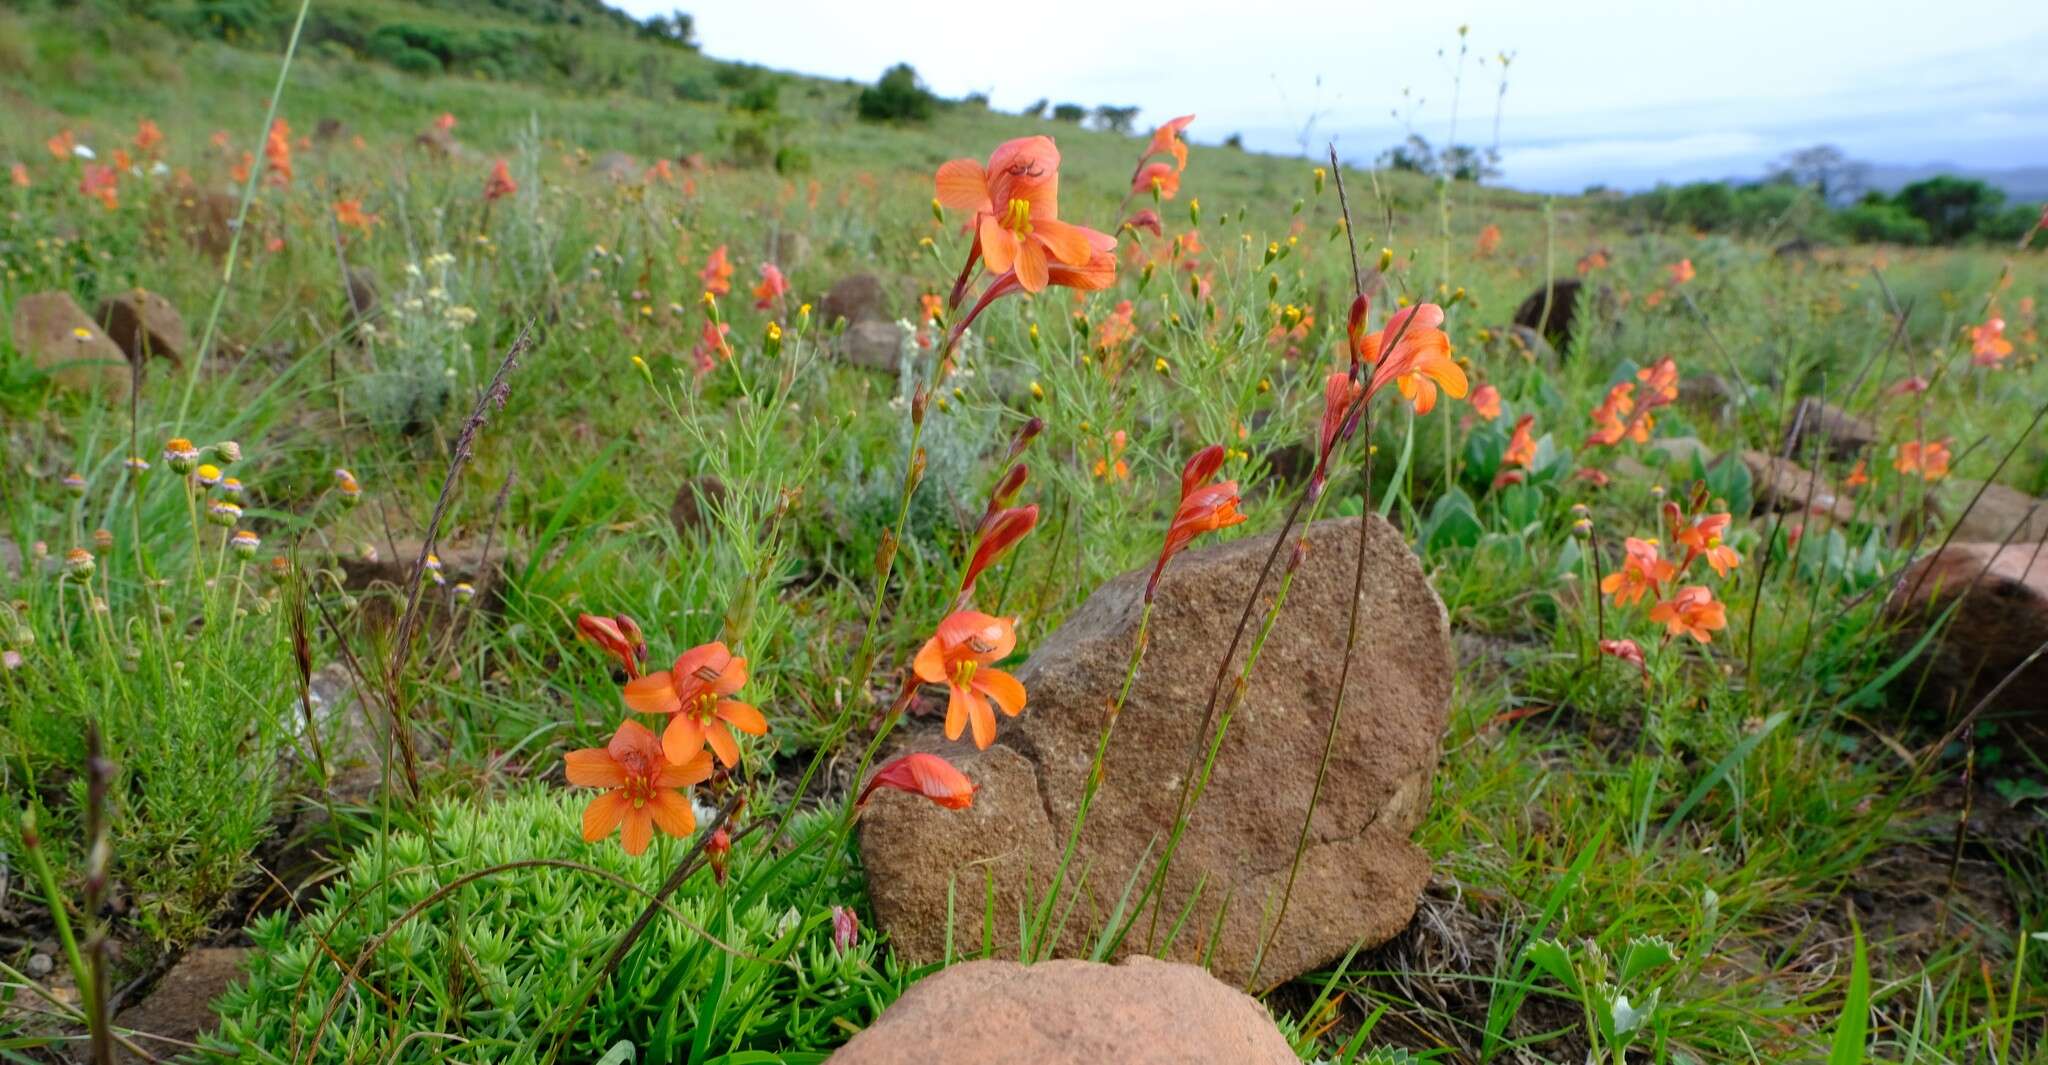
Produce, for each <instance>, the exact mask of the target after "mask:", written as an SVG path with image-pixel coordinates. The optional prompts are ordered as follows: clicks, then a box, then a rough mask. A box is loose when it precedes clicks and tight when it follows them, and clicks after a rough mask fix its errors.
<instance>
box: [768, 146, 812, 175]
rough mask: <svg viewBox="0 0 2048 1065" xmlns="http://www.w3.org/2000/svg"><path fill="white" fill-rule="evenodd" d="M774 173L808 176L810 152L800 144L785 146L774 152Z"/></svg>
mask: <svg viewBox="0 0 2048 1065" xmlns="http://www.w3.org/2000/svg"><path fill="white" fill-rule="evenodd" d="M775 172H776V173H778V174H808V173H810V172H811V150H810V149H809V148H806V147H804V146H802V145H800V144H785V145H783V146H782V147H781V148H778V149H776V151H775Z"/></svg>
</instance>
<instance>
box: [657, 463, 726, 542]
mask: <svg viewBox="0 0 2048 1065" xmlns="http://www.w3.org/2000/svg"><path fill="white" fill-rule="evenodd" d="M725 492H726V488H725V482H724V481H721V480H719V479H718V478H717V477H716V476H715V475H713V474H709V473H707V474H703V475H701V476H697V477H692V478H690V479H689V480H686V481H684V482H683V483H682V486H681V487H679V488H677V489H676V498H675V502H674V503H671V504H670V505H669V508H668V520H669V521H670V522H671V523H673V524H674V525H675V527H676V535H677V536H680V537H682V538H683V539H685V540H688V539H690V538H691V537H692V536H694V535H697V534H699V533H702V532H703V531H704V530H705V529H707V528H709V527H710V525H711V522H712V520H713V514H714V512H715V510H716V508H717V507H718V506H719V505H720V504H721V503H723V502H725Z"/></svg>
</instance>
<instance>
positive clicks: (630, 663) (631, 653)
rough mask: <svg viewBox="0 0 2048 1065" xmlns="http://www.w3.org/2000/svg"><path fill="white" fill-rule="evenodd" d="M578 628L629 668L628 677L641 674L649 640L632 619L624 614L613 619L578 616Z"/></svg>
mask: <svg viewBox="0 0 2048 1065" xmlns="http://www.w3.org/2000/svg"><path fill="white" fill-rule="evenodd" d="M576 628H577V629H578V630H579V631H581V632H582V633H583V636H584V638H585V639H587V640H589V641H590V642H592V643H594V644H596V645H597V646H598V647H599V648H600V649H601V650H603V651H604V653H605V654H608V655H610V656H612V658H614V659H616V660H617V661H618V663H619V665H620V666H621V667H623V668H624V669H625V671H626V676H627V677H628V678H635V677H638V676H639V675H640V663H641V662H643V661H646V659H647V640H646V638H645V637H643V636H642V635H641V634H640V626H639V625H636V624H634V622H633V619H632V618H629V617H627V616H626V615H624V614H619V615H617V616H615V617H609V618H607V617H600V616H598V615H596V614H578V615H576Z"/></svg>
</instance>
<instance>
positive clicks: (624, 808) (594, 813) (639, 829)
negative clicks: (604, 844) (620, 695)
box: [562, 721, 711, 854]
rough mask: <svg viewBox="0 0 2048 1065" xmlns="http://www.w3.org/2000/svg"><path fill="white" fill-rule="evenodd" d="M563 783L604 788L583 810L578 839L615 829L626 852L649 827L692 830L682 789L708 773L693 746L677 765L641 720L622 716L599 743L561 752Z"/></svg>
mask: <svg viewBox="0 0 2048 1065" xmlns="http://www.w3.org/2000/svg"><path fill="white" fill-rule="evenodd" d="M562 761H563V763H564V768H565V770H566V771H567V775H568V777H569V783H571V784H574V785H576V786H578V787H584V788H605V789H607V790H606V791H605V793H604V794H603V795H600V796H598V797H597V798H595V799H592V800H590V805H589V806H587V807H584V809H583V838H584V839H585V840H587V841H589V842H591V843H595V842H597V841H598V840H601V839H603V838H605V837H606V836H609V835H611V834H612V833H613V832H615V831H616V832H618V833H619V840H620V842H621V843H622V844H624V845H625V848H626V853H627V854H640V853H643V852H645V851H646V850H647V845H648V844H649V843H651V842H653V840H654V830H655V829H656V828H659V829H661V830H662V831H663V832H666V833H668V834H669V835H671V836H677V837H683V836H688V835H689V834H690V833H692V832H695V831H696V830H697V814H696V811H695V810H693V809H691V807H690V800H689V798H688V797H686V796H685V795H684V794H683V792H682V789H684V788H687V787H690V786H691V785H693V784H701V783H703V782H704V781H706V780H709V779H710V778H711V755H710V754H709V753H707V752H703V751H699V752H698V753H697V755H696V756H695V757H693V758H691V759H690V760H689V761H687V762H684V763H682V764H680V765H678V764H676V763H674V762H671V761H669V760H668V759H667V758H666V757H664V756H663V755H662V750H661V741H659V740H657V739H655V738H654V733H652V732H649V731H648V730H647V727H646V726H645V725H642V724H640V723H639V722H638V721H627V722H624V723H622V724H620V725H619V730H618V731H617V732H614V733H612V739H611V742H610V743H608V744H606V745H605V746H603V747H587V748H584V749H583V750H580V751H570V752H569V753H568V754H566V755H563V756H562Z"/></svg>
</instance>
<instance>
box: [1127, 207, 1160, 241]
mask: <svg viewBox="0 0 2048 1065" xmlns="http://www.w3.org/2000/svg"><path fill="white" fill-rule="evenodd" d="M1124 226H1125V227H1127V228H1129V229H1132V230H1139V229H1142V230H1145V231H1146V232H1148V233H1151V234H1152V235H1153V236H1155V237H1163V236H1165V235H1166V227H1165V225H1163V224H1162V223H1161V222H1160V221H1159V212H1158V211H1155V210H1153V209H1152V208H1150V207H1147V208H1145V209H1144V210H1141V211H1138V212H1136V213H1134V214H1132V215H1131V216H1130V217H1129V218H1126V219H1124Z"/></svg>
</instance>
